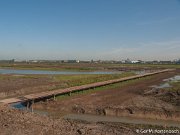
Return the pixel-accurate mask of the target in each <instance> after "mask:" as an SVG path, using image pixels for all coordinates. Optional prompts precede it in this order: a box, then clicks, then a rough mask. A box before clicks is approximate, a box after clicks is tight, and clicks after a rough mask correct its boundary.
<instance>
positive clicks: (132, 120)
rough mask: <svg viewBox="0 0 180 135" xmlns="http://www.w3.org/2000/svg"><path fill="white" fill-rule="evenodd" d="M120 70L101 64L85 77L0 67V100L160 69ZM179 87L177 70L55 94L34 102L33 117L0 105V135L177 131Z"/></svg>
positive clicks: (28, 112)
mask: <svg viewBox="0 0 180 135" xmlns="http://www.w3.org/2000/svg"><path fill="white" fill-rule="evenodd" d="M118 66H119V65H116V66H114V67H113V66H112V67H111V68H109V67H108V66H107V65H105V66H103V67H101V68H102V70H97V71H85V72H84V71H72V70H70V71H67V70H65V71H63V70H61V71H50V70H48V71H44V70H35V69H32V70H30V69H25V70H24V69H21V70H20V69H18V70H17V69H16V68H15V69H9V68H8V69H6V70H4V68H3V70H4V71H6V73H5V74H3V73H2V72H1V74H0V99H1V100H2V99H6V98H11V97H22V96H23V95H26V94H32V93H38V92H44V91H53V90H57V89H63V88H69V87H73V86H81V85H85V84H91V83H95V82H102V81H107V80H113V79H119V78H123V77H128V76H133V75H137V74H143V73H146V72H153V71H156V70H161V69H163V68H162V67H161V66H160V67H155V68H154V67H152V66H150V67H147V66H146V67H144V68H143V67H142V66H141V67H140V68H138V67H136V66H134V67H130V66H127V69H126V67H124V65H123V66H119V68H118ZM81 68H82V67H81ZM96 68H97V67H96ZM98 68H99V66H98ZM99 69H100V68H99ZM125 69H126V70H125ZM138 69H139V70H138ZM1 71H2V70H1ZM7 71H8V72H7ZM12 71H13V72H12ZM20 71H22V72H20ZM26 71H27V73H25V72H26ZM32 71H33V72H32ZM34 72H35V74H33V73H34ZM82 72H83V73H82ZM41 73H42V74H41ZM45 73H47V74H45ZM49 73H50V74H49ZM53 73H54V74H53ZM57 73H58V74H57ZM59 73H60V74H59ZM65 73H67V74H65ZM81 73H82V74H81ZM90 73H92V74H90ZM94 73H96V74H94ZM179 88H180V69H179V68H176V69H175V70H172V71H169V72H166V73H160V74H156V75H152V76H148V77H144V78H139V79H134V80H129V81H125V82H120V83H115V84H110V85H107V86H102V87H98V88H93V89H88V90H86V91H79V92H74V93H72V94H71V95H68V94H63V95H59V96H57V97H56V98H55V100H54V99H52V98H50V99H47V100H44V101H40V102H36V103H35V104H33V113H32V112H31V109H27V108H26V106H23V105H21V104H12V105H4V104H0V114H1V116H2V117H1V118H0V121H1V123H0V127H1V129H2V130H1V131H0V134H3V135H4V134H12V133H14V131H16V132H15V133H17V135H21V134H22V135H23V134H29V135H30V134H47V135H49V134H55V135H56V134H57V135H58V134H60V135H64V134H67V135H76V134H77V135H81V134H87V135H93V134H103V135H121V134H124V135H128V134H129V135H134V134H138V133H137V132H136V129H139V128H142V129H146V128H152V129H169V130H172V129H178V130H179V128H180V127H179V124H180V89H179ZM20 126H21V128H18V127H20ZM22 127H23V128H22Z"/></svg>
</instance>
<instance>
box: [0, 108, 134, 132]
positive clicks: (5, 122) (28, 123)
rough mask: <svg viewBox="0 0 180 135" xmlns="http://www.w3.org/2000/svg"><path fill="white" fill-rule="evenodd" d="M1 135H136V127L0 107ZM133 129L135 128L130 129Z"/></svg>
mask: <svg viewBox="0 0 180 135" xmlns="http://www.w3.org/2000/svg"><path fill="white" fill-rule="evenodd" d="M0 116H1V117H0V129H1V130H0V134H1V135H120V134H121V135H134V134H136V132H135V127H133V126H129V127H127V125H124V124H120V123H103V122H101V123H88V122H84V121H72V120H64V119H52V118H49V117H47V116H40V115H37V114H32V113H30V112H24V111H19V110H15V109H12V108H9V107H7V106H4V105H0ZM130 127H133V128H130Z"/></svg>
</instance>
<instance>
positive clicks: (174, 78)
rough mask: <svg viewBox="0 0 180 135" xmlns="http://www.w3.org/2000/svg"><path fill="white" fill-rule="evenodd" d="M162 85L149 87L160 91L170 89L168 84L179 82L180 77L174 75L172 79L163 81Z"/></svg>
mask: <svg viewBox="0 0 180 135" xmlns="http://www.w3.org/2000/svg"><path fill="white" fill-rule="evenodd" d="M163 81H164V83H161V84H160V85H153V86H150V87H153V88H157V89H162V88H171V87H172V86H171V85H170V82H179V81H180V75H175V76H174V77H171V78H168V79H164V80H163Z"/></svg>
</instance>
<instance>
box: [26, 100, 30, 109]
mask: <svg viewBox="0 0 180 135" xmlns="http://www.w3.org/2000/svg"><path fill="white" fill-rule="evenodd" d="M26 110H29V101H27V105H26Z"/></svg>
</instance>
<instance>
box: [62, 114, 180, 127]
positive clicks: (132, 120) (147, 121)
mask: <svg viewBox="0 0 180 135" xmlns="http://www.w3.org/2000/svg"><path fill="white" fill-rule="evenodd" d="M64 119H73V120H83V121H87V122H120V123H129V124H148V125H158V126H168V127H170V126H172V127H178V128H180V122H176V121H170V120H152V119H139V118H138V119H137V118H132V117H111V116H97V115H89V114H69V115H66V116H64Z"/></svg>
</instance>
